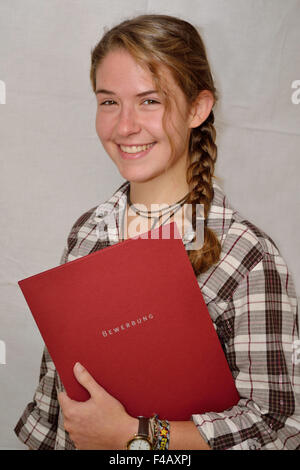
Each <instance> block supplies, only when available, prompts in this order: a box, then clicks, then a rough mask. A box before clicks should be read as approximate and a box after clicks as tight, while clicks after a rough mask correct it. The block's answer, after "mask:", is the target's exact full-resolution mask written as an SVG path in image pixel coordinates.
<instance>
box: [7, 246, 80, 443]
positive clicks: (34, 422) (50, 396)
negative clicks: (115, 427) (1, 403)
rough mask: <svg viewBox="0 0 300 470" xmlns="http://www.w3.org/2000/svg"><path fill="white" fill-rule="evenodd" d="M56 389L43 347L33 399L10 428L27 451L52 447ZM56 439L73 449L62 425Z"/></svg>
mask: <svg viewBox="0 0 300 470" xmlns="http://www.w3.org/2000/svg"><path fill="white" fill-rule="evenodd" d="M67 260H68V257H67V249H66V248H65V249H64V251H63V254H62V257H61V260H60V264H63V263H65V262H67ZM60 388H61V386H60V382H59V377H58V374H57V372H56V369H55V366H54V364H53V361H52V358H51V357H50V355H49V352H48V350H47V348H46V347H45V348H44V352H43V356H42V360H41V366H40V375H39V384H38V386H37V389H36V391H35V393H34V396H33V400H32V401H31V402H30V403H29V404H28V405H27V406H26V408H25V410H24V412H23V414H22V416H21V417H20V419H19V421H18V423H17V424H16V426H15V428H14V432H15V434H16V435H17V437H18V438H19V439H20V440H21V441H22V442H23V443H24V444H26V445H27V446H28V447H29V449H30V450H52V449H54V448H55V447H56V443H57V432H58V428H59V426H60V424H59V419H60V415H59V411H60V409H59V403H58V401H57V389H60ZM60 440H61V441H62V440H63V441H64V446H65V447H66V448H74V445H73V444H72V443H71V442H70V440H69V439H68V436H67V434H66V433H65V431H64V429H63V426H61V429H60Z"/></svg>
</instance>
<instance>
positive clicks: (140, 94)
mask: <svg viewBox="0 0 300 470" xmlns="http://www.w3.org/2000/svg"><path fill="white" fill-rule="evenodd" d="M99 93H103V94H105V95H115V94H116V93H114V92H113V91H110V90H105V89H104V88H100V89H99V90H96V91H95V94H96V95H98V94H99ZM152 93H158V90H146V91H143V92H142V93H138V94H137V95H136V96H137V97H138V98H140V97H142V96H146V95H151V94H152Z"/></svg>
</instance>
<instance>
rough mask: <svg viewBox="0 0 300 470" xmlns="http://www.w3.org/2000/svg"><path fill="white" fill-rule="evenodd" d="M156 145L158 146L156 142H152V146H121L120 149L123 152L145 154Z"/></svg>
mask: <svg viewBox="0 0 300 470" xmlns="http://www.w3.org/2000/svg"><path fill="white" fill-rule="evenodd" d="M154 144H156V142H152V143H151V144H145V145H120V144H119V147H120V149H121V150H122V152H126V153H139V152H144V151H145V150H148V149H149V148H150V147H153V145H154Z"/></svg>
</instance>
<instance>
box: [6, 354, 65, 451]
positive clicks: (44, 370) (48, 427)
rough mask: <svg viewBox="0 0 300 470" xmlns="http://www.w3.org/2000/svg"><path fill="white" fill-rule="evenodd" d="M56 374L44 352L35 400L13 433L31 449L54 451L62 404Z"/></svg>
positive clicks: (25, 411) (26, 409)
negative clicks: (58, 398) (59, 400)
mask: <svg viewBox="0 0 300 470" xmlns="http://www.w3.org/2000/svg"><path fill="white" fill-rule="evenodd" d="M57 382H58V380H57V373H56V370H55V367H54V364H53V362H52V360H51V357H50V355H49V353H48V351H47V349H46V348H45V349H44V353H43V357H42V362H41V370H40V380H39V385H38V387H37V389H36V391H35V394H34V397H33V401H32V402H30V403H29V404H28V405H27V407H26V408H25V410H24V412H23V414H22V416H21V418H20V419H19V421H18V423H17V425H16V427H15V429H14V431H15V433H16V435H17V436H18V438H19V439H20V440H21V441H22V442H23V443H24V444H26V445H27V446H28V447H30V448H31V449H35V450H37V449H39V450H52V449H54V448H55V442H56V433H57V423H58V414H59V404H58V401H57V387H58V383H57Z"/></svg>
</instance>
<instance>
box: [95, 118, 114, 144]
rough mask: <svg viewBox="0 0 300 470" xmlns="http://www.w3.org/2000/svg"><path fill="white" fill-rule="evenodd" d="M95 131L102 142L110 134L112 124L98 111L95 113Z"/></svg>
mask: <svg viewBox="0 0 300 470" xmlns="http://www.w3.org/2000/svg"><path fill="white" fill-rule="evenodd" d="M95 127H96V132H97V134H98V137H99V139H100V140H101V142H102V143H104V142H105V141H106V140H107V139H109V137H110V136H111V131H112V126H111V124H110V122H109V120H108V119H105V118H104V117H103V116H101V115H100V114H99V113H97V115H96V122H95Z"/></svg>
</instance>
